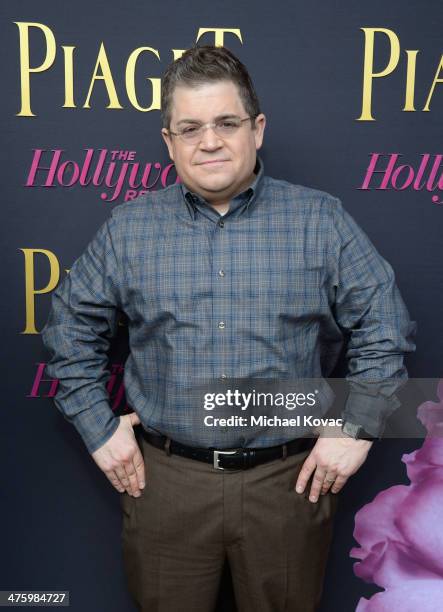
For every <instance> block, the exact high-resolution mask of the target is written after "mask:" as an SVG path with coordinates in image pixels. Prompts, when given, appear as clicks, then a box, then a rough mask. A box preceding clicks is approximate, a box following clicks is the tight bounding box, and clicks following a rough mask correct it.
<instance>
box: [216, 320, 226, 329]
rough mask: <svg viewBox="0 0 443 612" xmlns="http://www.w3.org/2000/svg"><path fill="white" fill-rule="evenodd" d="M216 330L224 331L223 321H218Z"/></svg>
mask: <svg viewBox="0 0 443 612" xmlns="http://www.w3.org/2000/svg"><path fill="white" fill-rule="evenodd" d="M218 328H219V329H225V322H224V321H220V322H219V324H218Z"/></svg>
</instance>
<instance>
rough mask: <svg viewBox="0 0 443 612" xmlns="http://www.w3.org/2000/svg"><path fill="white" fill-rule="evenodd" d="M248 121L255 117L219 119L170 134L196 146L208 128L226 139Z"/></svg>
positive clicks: (192, 124)
mask: <svg viewBox="0 0 443 612" xmlns="http://www.w3.org/2000/svg"><path fill="white" fill-rule="evenodd" d="M248 119H253V117H250V116H249V117H245V118H244V119H240V117H230V118H229V119H219V120H218V121H213V122H210V123H205V124H200V123H191V124H189V125H186V126H185V127H184V128H182V129H181V130H180V131H178V132H172V131H171V130H169V133H170V134H173V135H174V136H179V138H181V139H182V140H183V141H184V142H186V143H188V144H196V143H197V142H200V140H201V139H202V138H203V132H204V131H205V130H206V129H207V128H212V129H213V130H214V132H215V133H216V134H217V136H219V137H220V138H226V137H229V136H232V135H233V134H235V133H236V132H237V130H238V129H239V128H240V127H241V126H242V123H243V122H244V121H248Z"/></svg>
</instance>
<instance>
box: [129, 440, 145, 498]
mask: <svg viewBox="0 0 443 612" xmlns="http://www.w3.org/2000/svg"><path fill="white" fill-rule="evenodd" d="M132 463H133V464H134V469H135V472H136V474H137V480H138V486H139V487H140V489H143V488H144V486H145V484H146V474H145V460H144V459H143V455H142V454H141V451H140V448H139V446H138V445H137V450H136V451H135V453H134V457H133V458H132Z"/></svg>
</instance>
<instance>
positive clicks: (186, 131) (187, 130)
mask: <svg viewBox="0 0 443 612" xmlns="http://www.w3.org/2000/svg"><path fill="white" fill-rule="evenodd" d="M197 130H198V127H197V126H196V125H190V126H189V127H185V128H183V130H182V134H193V133H194V132H196V131H197Z"/></svg>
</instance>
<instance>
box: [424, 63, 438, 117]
mask: <svg viewBox="0 0 443 612" xmlns="http://www.w3.org/2000/svg"><path fill="white" fill-rule="evenodd" d="M441 70H443V55H442V56H441V58H440V63H439V65H438V68H437V72H436V73H435V77H434V80H433V81H432V86H431V89H430V91H429V95H428V99H427V100H426V104H425V106H424V108H423V110H424V111H429V104H430V102H431V98H432V95H433V93H434V89H435V86H436V85H437V83H443V78H440V77H439V76H438V75H439V73H440V72H441Z"/></svg>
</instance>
